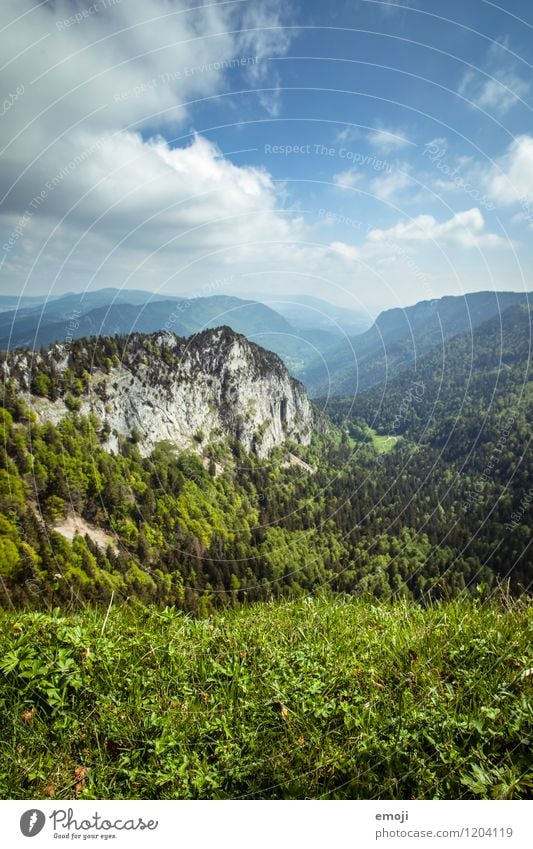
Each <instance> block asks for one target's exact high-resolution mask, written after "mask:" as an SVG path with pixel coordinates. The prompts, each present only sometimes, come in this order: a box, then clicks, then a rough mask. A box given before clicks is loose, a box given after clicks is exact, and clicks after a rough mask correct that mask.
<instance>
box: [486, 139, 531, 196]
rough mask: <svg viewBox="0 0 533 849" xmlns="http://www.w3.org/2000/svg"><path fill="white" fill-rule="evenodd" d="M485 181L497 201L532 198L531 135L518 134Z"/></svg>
mask: <svg viewBox="0 0 533 849" xmlns="http://www.w3.org/2000/svg"><path fill="white" fill-rule="evenodd" d="M487 182H488V191H489V193H490V195H491V197H493V198H494V199H495V200H496V201H498V202H499V203H503V204H513V203H520V202H523V201H531V200H533V137H532V136H528V135H522V136H518V137H517V138H516V139H515V140H514V141H513V142H512V144H511V145H510V147H509V149H508V151H507V153H506V154H505V155H504V156H503V157H502V158H501V159H500V160H497V161H496V163H495V165H494V167H493V169H492V171H491V173H490V175H489V177H488V181H487Z"/></svg>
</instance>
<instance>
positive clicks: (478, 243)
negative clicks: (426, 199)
mask: <svg viewBox="0 0 533 849" xmlns="http://www.w3.org/2000/svg"><path fill="white" fill-rule="evenodd" d="M368 240H369V242H378V243H380V242H402V241H405V242H441V243H443V244H447V245H459V246H461V247H464V248H481V247H495V246H499V245H504V244H507V243H506V242H505V240H504V239H502V238H501V237H500V236H498V235H496V234H495V233H486V232H485V220H484V218H483V215H482V214H481V212H480V210H479V209H477V208H475V207H474V208H473V209H468V210H465V211H464V212H457V213H456V214H455V215H454V216H452V218H450V219H448V221H443V222H442V223H439V222H438V221H437V220H436V219H435V218H434V217H433V216H432V215H418V216H417V217H416V218H414V219H411V220H409V221H400V222H399V223H398V224H396V225H395V226H394V227H390V228H389V229H388V230H380V229H374V230H371V231H370V233H369V234H368Z"/></svg>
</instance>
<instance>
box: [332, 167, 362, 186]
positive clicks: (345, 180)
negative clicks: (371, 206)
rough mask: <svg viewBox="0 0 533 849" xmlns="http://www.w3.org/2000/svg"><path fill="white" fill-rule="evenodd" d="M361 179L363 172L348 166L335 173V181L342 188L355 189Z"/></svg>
mask: <svg viewBox="0 0 533 849" xmlns="http://www.w3.org/2000/svg"><path fill="white" fill-rule="evenodd" d="M360 181H361V174H360V172H359V171H357V170H356V169H355V168H347V169H346V171H339V173H338V174H334V175H333V183H334V185H335V186H338V187H339V188H340V189H353V188H354V186H356V185H357V184H358V183H359V182H360Z"/></svg>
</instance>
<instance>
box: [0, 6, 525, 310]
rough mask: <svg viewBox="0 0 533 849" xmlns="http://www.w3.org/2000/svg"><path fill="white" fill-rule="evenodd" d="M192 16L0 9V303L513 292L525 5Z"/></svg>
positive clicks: (217, 9) (349, 299)
mask: <svg viewBox="0 0 533 849" xmlns="http://www.w3.org/2000/svg"><path fill="white" fill-rule="evenodd" d="M195 5H196V8H195V9H192V8H191V7H192V4H185V3H182V2H174V3H166V2H164V1H163V0H151V2H146V0H145V2H140V0H128V2H126V0H92V2H90V1H89V2H86V0H79V2H76V3H74V2H71V1H70V0H57V2H55V3H53V4H52V3H36V2H31V0H22V2H20V0H18V2H15V0H7V2H5V3H4V4H3V5H2V9H1V13H0V14H1V16H2V21H1V22H0V26H1V27H3V35H4V37H5V38H6V45H5V50H4V54H5V55H6V61H7V67H6V68H5V70H4V77H3V80H4V81H3V98H2V99H3V108H2V122H1V125H0V133H1V143H2V150H3V168H2V180H1V186H0V190H1V196H2V207H1V210H2V211H1V220H0V224H1V227H2V243H1V245H0V247H2V251H1V254H2V255H3V263H2V271H1V273H2V279H3V286H2V288H3V291H4V292H6V293H14V292H24V293H25V294H34V293H36V292H38V293H42V292H49V293H51V294H58V293H59V292H62V291H70V290H73V289H80V290H83V289H85V288H98V287H100V286H103V285H105V286H110V285H111V286H119V287H122V286H124V287H126V288H131V287H136V288H151V289H154V290H155V291H157V292H158V294H161V295H163V296H164V294H165V293H171V292H172V293H191V292H192V293H196V294H199V295H202V294H211V293H216V292H222V291H224V292H226V293H227V294H235V295H239V296H247V297H260V296H263V295H272V296H273V297H275V296H276V294H278V293H283V294H287V293H288V292H295V293H298V292H302V293H303V292H307V293H310V294H314V295H318V296H320V297H324V298H326V299H329V300H332V301H335V302H337V303H341V304H345V305H346V306H351V307H353V308H359V309H361V308H362V309H368V310H369V311H370V312H372V313H375V312H376V310H378V309H379V308H381V307H383V306H397V305H407V304H410V303H414V302H415V301H418V300H421V299H425V298H430V297H440V296H441V295H444V294H460V293H461V292H468V291H475V290H480V289H514V290H524V289H525V290H528V291H529V290H530V289H531V288H532V287H531V277H530V267H531V259H532V255H531V254H532V251H531V241H532V240H531V230H532V226H533V122H532V110H531V104H532V103H533V100H532V84H531V80H532V73H531V72H532V66H533V38H532V34H533V10H532V9H531V7H530V4H529V3H527V2H525V0H506V2H505V3H503V2H502V3H501V4H498V3H492V2H485V0H469V2H464V0H463V2H458V1H457V0H451V2H450V0H446V2H443V0H426V2H424V3H422V2H419V4H418V5H419V6H420V7H421V8H420V9H418V8H415V7H416V6H417V4H416V3H415V2H413V3H410V2H401V3H400V2H399V3H396V4H395V3H384V2H377V0H376V1H375V2H374V0H360V2H353V0H352V2H348V0H333V2H331V3H329V4H324V3H323V2H316V0H306V2H304V0H298V2H291V0H288V2H283V3H281V2H278V0H265V2H259V0H257V1H256V0H243V2H221V3H207V2H206V3H203V4H201V6H200V7H198V4H195ZM422 7H423V8H422Z"/></svg>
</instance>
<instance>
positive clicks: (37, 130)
mask: <svg viewBox="0 0 533 849" xmlns="http://www.w3.org/2000/svg"><path fill="white" fill-rule="evenodd" d="M280 9H281V5H280V4H279V3H278V2H277V0H269V2H268V1H267V2H265V3H259V2H255V0H253V1H252V2H250V3H246V4H234V5H233V4H217V3H214V4H206V5H200V6H199V7H197V8H192V9H191V8H189V7H188V6H186V4H185V3H184V2H182V0H176V2H168V1H167V0H152V2H151V3H150V4H149V6H148V5H147V4H146V3H145V2H143V0H127V2H126V0H105V2H104V1H103V0H98V2H95V3H93V4H87V6H83V7H82V6H81V5H78V4H72V3H71V2H70V0H55V2H54V3H53V4H52V3H41V4H38V5H35V4H34V3H33V0H4V2H3V3H2V5H1V6H0V28H1V27H5V28H6V31H5V33H4V34H5V35H6V34H9V38H8V39H5V43H6V45H7V52H6V53H5V54H4V56H3V60H4V61H5V62H6V67H5V69H4V72H3V73H4V85H5V87H6V90H7V91H8V92H11V93H12V94H13V97H12V98H11V101H10V104H9V108H7V109H5V111H4V114H3V116H2V121H1V122H0V148H1V149H2V152H3V160H4V168H3V171H2V176H1V177H0V197H1V198H2V213H1V215H0V224H1V226H2V231H3V239H2V241H3V244H4V246H6V245H7V248H8V249H7V252H6V256H5V258H4V270H7V271H8V272H10V273H11V274H15V275H17V276H18V277H21V276H22V275H24V276H27V275H28V274H29V272H30V270H31V268H32V264H33V262H34V261H35V260H38V274H39V281H38V282H39V285H41V286H42V285H43V281H46V282H47V283H48V282H50V281H52V280H53V279H54V278H55V277H56V276H57V275H58V274H59V272H61V273H62V274H63V275H65V274H67V271H66V268H68V274H70V278H69V279H68V281H66V282H65V283H64V285H71V282H72V283H73V282H74V281H75V282H76V283H77V284H79V283H80V281H81V279H82V278H83V279H84V280H85V279H86V278H87V276H89V275H90V274H91V273H92V269H94V268H95V266H96V265H97V264H96V262H95V257H98V258H100V257H102V256H106V252H107V251H109V253H110V255H112V257H113V266H112V267H109V268H108V269H107V270H108V273H109V274H110V275H114V279H113V282H115V281H116V275H117V274H118V275H119V276H120V275H123V274H124V272H125V271H128V270H129V269H130V268H132V267H135V266H136V264H137V263H138V262H139V261H140V259H139V258H140V256H141V255H142V253H143V252H144V254H145V255H146V256H147V257H148V256H150V257H151V260H150V264H151V273H152V277H154V278H155V277H158V276H160V275H161V273H167V272H168V273H171V271H172V269H173V268H174V269H175V268H178V267H181V266H183V264H184V263H187V262H189V263H190V262H191V261H192V260H193V258H194V257H196V258H197V259H198V258H202V257H205V256H207V255H209V254H214V253H216V252H219V251H222V252H223V251H224V249H227V250H228V251H229V250H230V249H231V251H232V255H233V256H234V257H235V256H236V255H238V254H239V250H240V247H239V246H242V245H244V244H248V245H252V244H256V245H258V247H257V249H256V253H257V255H258V256H260V255H261V250H262V248H261V245H266V244H267V243H273V242H275V241H276V240H280V241H290V240H291V239H297V238H299V237H300V236H301V232H302V231H301V221H300V220H299V219H298V218H297V217H296V216H294V215H292V216H290V215H286V214H285V213H284V211H283V209H282V208H279V207H282V206H283V196H282V189H281V188H280V187H275V186H274V183H273V182H272V180H271V178H270V176H269V175H268V174H267V172H266V171H264V170H263V169H260V168H252V167H239V166H237V165H235V164H233V163H232V162H230V161H229V160H227V159H226V158H225V157H224V156H223V155H222V154H221V152H220V151H219V150H218V149H217V148H216V146H215V145H213V144H212V143H210V142H209V141H208V140H207V139H205V138H202V137H201V136H199V135H194V134H191V133H190V132H189V131H188V129H189V128H188V126H187V122H188V121H190V114H191V105H192V104H193V103H194V102H195V101H197V100H198V99H201V98H216V97H217V96H218V95H219V94H220V93H225V92H226V91H227V90H228V87H229V80H230V77H232V75H233V76H235V75H239V77H240V84H239V87H240V88H242V87H243V82H244V83H246V82H247V83H248V84H249V85H250V86H251V87H252V89H253V88H254V86H256V85H260V84H261V80H262V79H263V70H262V67H263V66H262V65H261V63H262V62H265V61H266V60H267V58H268V56H269V55H271V54H276V55H281V54H283V53H284V52H285V51H286V50H287V48H288V45H289V44H290V38H291V34H290V33H289V32H287V31H285V30H284V29H283V27H282V26H281V11H280ZM275 99H276V98H275ZM272 103H273V101H272V102H269V104H267V103H265V107H268V108H269V111H272V108H274V107H273V106H272ZM163 133H164V135H163ZM242 250H243V252H244V248H242ZM220 261H222V262H224V259H222V260H220ZM64 265H65V267H63V266H64ZM144 268H145V271H146V272H147V263H146V262H145V263H144ZM11 279H15V278H11ZM105 282H106V283H109V282H110V281H109V279H107V280H106V281H105ZM145 282H150V281H148V280H147V281H145Z"/></svg>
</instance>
